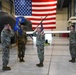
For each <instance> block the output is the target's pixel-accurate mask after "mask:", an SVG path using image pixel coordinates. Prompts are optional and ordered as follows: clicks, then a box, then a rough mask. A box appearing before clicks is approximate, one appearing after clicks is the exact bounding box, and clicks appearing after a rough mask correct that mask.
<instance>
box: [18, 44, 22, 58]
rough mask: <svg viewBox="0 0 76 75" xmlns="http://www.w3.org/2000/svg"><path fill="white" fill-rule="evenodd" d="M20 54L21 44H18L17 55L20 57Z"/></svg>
mask: <svg viewBox="0 0 76 75" xmlns="http://www.w3.org/2000/svg"><path fill="white" fill-rule="evenodd" d="M21 55H22V45H21V44H18V57H19V58H21Z"/></svg>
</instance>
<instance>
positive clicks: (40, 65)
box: [36, 63, 44, 67]
mask: <svg viewBox="0 0 76 75" xmlns="http://www.w3.org/2000/svg"><path fill="white" fill-rule="evenodd" d="M36 66H38V67H43V66H44V65H43V64H42V63H39V64H36Z"/></svg>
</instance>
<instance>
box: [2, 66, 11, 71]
mask: <svg viewBox="0 0 76 75" xmlns="http://www.w3.org/2000/svg"><path fill="white" fill-rule="evenodd" d="M2 70H3V71H8V70H11V68H10V67H3V68H2Z"/></svg>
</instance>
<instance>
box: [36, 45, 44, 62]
mask: <svg viewBox="0 0 76 75" xmlns="http://www.w3.org/2000/svg"><path fill="white" fill-rule="evenodd" d="M37 53H38V58H39V60H40V62H43V61H44V47H41V46H37Z"/></svg>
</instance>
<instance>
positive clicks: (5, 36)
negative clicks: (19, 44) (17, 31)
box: [1, 24, 14, 71]
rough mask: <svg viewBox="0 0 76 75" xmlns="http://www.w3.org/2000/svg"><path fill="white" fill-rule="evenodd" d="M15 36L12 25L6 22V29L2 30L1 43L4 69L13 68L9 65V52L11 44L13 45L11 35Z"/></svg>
mask: <svg viewBox="0 0 76 75" xmlns="http://www.w3.org/2000/svg"><path fill="white" fill-rule="evenodd" d="M12 36H14V32H13V30H12V29H11V26H10V25H9V24H6V25H5V26H4V29H3V30H2V32H1V44H2V48H3V55H2V61H3V67H2V70H3V71H6V70H11V68H10V67H8V66H7V65H8V63H9V52H10V45H11V37H12Z"/></svg>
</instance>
